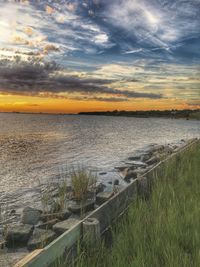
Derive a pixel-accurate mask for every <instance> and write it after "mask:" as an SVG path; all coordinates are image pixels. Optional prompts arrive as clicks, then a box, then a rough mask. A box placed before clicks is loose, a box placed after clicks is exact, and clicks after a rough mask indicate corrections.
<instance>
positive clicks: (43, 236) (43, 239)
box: [27, 228, 56, 250]
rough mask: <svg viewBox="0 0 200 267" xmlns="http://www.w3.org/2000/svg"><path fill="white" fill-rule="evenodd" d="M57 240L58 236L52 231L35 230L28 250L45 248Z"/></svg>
mask: <svg viewBox="0 0 200 267" xmlns="http://www.w3.org/2000/svg"><path fill="white" fill-rule="evenodd" d="M55 238H56V234H55V233H54V232H53V231H51V230H43V229H39V228H35V230H34V231H33V235H32V236H31V238H30V239H29V241H28V246H27V247H28V250H33V249H37V248H43V247H45V246H46V245H47V244H49V243H50V242H52V241H53V240H54V239H55Z"/></svg>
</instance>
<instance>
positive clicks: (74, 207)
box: [68, 200, 95, 214]
mask: <svg viewBox="0 0 200 267" xmlns="http://www.w3.org/2000/svg"><path fill="white" fill-rule="evenodd" d="M94 204H95V200H86V201H83V202H82V203H81V202H80V203H79V202H74V203H71V204H70V205H69V206H68V209H69V210H70V211H71V212H73V213H78V214H80V213H82V212H87V211H90V210H93V209H94Z"/></svg>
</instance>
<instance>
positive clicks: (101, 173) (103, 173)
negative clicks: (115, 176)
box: [99, 172, 107, 175]
mask: <svg viewBox="0 0 200 267" xmlns="http://www.w3.org/2000/svg"><path fill="white" fill-rule="evenodd" d="M106 174H107V172H100V173H99V175H106Z"/></svg>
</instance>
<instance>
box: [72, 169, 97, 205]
mask: <svg viewBox="0 0 200 267" xmlns="http://www.w3.org/2000/svg"><path fill="white" fill-rule="evenodd" d="M70 177H71V185H72V189H73V194H74V199H76V200H80V201H82V200H85V199H86V198H87V193H88V191H89V190H92V189H94V188H95V186H96V177H95V176H93V175H92V174H91V173H89V172H87V171H86V170H85V169H84V168H81V167H79V168H78V169H77V170H75V169H74V170H73V171H72V172H71V175H70Z"/></svg>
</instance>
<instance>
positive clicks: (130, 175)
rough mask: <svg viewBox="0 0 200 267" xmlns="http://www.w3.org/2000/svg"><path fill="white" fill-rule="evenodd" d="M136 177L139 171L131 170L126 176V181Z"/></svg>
mask: <svg viewBox="0 0 200 267" xmlns="http://www.w3.org/2000/svg"><path fill="white" fill-rule="evenodd" d="M135 178H137V172H136V171H135V170H129V171H128V172H127V174H126V175H125V177H124V181H126V182H127V183H129V182H130V180H131V179H135Z"/></svg>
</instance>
